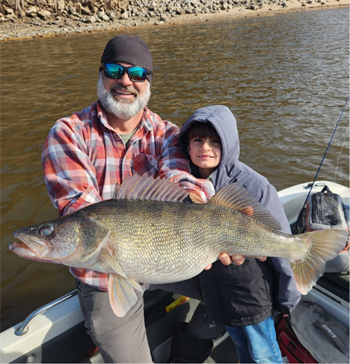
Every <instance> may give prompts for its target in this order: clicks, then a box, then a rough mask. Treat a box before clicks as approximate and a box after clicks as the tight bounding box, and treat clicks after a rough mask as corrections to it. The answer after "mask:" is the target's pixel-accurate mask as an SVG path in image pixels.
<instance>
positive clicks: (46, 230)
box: [39, 225, 53, 236]
mask: <svg viewBox="0 0 350 364" xmlns="http://www.w3.org/2000/svg"><path fill="white" fill-rule="evenodd" d="M52 233H53V227H52V225H43V226H41V227H40V228H39V234H40V235H41V236H50V235H51V234H52Z"/></svg>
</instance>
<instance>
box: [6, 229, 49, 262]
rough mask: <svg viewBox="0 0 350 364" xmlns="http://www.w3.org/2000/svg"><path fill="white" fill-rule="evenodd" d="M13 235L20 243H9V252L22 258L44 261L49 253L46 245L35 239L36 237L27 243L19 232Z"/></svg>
mask: <svg viewBox="0 0 350 364" xmlns="http://www.w3.org/2000/svg"><path fill="white" fill-rule="evenodd" d="M13 235H14V236H15V238H17V239H19V240H20V241H14V242H11V243H9V250H11V251H12V252H13V253H15V254H17V255H18V256H20V257H21V258H26V259H31V260H38V261H43V260H44V257H45V256H46V255H47V254H48V253H49V249H48V248H47V246H46V245H45V243H44V242H42V241H40V240H37V239H35V237H30V241H28V242H26V241H24V240H25V239H24V237H23V236H22V234H20V233H19V232H15V233H14V234H13Z"/></svg>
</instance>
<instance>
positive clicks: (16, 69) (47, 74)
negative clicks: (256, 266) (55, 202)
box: [0, 8, 349, 330]
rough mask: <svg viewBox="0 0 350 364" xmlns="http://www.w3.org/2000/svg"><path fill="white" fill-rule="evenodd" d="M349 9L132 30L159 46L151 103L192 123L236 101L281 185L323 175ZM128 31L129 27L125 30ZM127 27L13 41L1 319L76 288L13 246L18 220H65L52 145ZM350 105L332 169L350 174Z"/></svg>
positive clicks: (5, 100)
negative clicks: (57, 127) (51, 189)
mask: <svg viewBox="0 0 350 364" xmlns="http://www.w3.org/2000/svg"><path fill="white" fill-rule="evenodd" d="M348 25H349V13H348V9H347V8H343V9H341V8H339V9H330V10H322V11H309V12H304V13H295V14H284V15H278V16H275V17H258V18H252V19H240V20H229V19H223V20H220V21H209V22H206V23H202V24H200V23H198V24H188V25H183V26H167V27H159V28H153V29H137V28H133V29H130V30H128V32H129V33H131V34H139V35H140V36H141V37H142V38H143V39H144V40H145V41H146V42H147V44H148V45H149V46H150V48H151V50H152V52H153V55H154V62H155V67H154V74H155V77H154V79H153V84H152V93H153V95H152V98H151V101H150V104H149V107H150V109H151V110H153V111H155V112H157V113H158V114H160V115H161V116H162V117H163V119H168V120H171V121H173V122H174V123H176V124H177V125H179V126H180V125H181V124H182V123H183V121H185V120H186V118H187V117H188V116H189V115H190V114H191V113H192V112H193V111H194V110H195V109H196V108H198V107H202V106H207V105H211V104H224V105H227V106H228V107H229V108H230V109H231V110H232V111H233V113H234V114H235V116H236V117H237V120H238V127H239V133H240V141H241V160H242V161H243V162H245V163H247V164H249V165H250V166H251V167H252V168H254V169H256V170H257V171H258V172H260V173H262V174H263V175H265V176H266V177H267V178H268V179H269V180H270V182H271V183H273V184H274V185H275V186H276V188H277V189H282V188H286V187H289V186H291V185H293V184H297V183H302V182H306V181H312V180H313V178H314V176H315V173H316V171H317V169H318V166H319V164H320V162H321V160H322V157H323V154H324V152H325V150H326V147H327V144H328V142H329V140H330V137H331V135H332V133H333V130H334V127H335V125H336V123H337V121H338V119H339V116H340V114H341V111H342V108H343V106H344V104H345V101H346V99H347V97H348V80H349V48H348V45H349V39H348V38H349V29H348ZM119 33H120V32H119ZM114 34H117V33H116V32H112V33H99V34H87V35H76V36H67V37H60V38H48V39H35V40H25V41H16V42H8V43H3V44H2V45H1V56H2V63H1V109H0V112H1V126H0V127H1V137H0V138H1V139H0V142H1V203H2V204H1V325H2V327H1V329H2V330H4V329H6V328H8V327H9V326H12V325H13V324H15V323H17V322H19V321H21V320H23V319H24V318H25V316H26V315H27V314H28V313H30V312H31V311H33V310H34V309H36V308H38V307H39V306H41V305H43V304H45V303H47V302H49V301H51V300H53V299H56V298H57V297H59V296H61V295H63V294H65V293H67V292H68V291H70V290H73V289H74V280H73V278H72V277H71V275H70V274H69V273H68V269H67V268H66V267H64V266H61V265H55V264H45V263H39V262H34V261H29V260H25V259H21V258H19V257H17V256H16V255H15V254H13V253H11V252H9V251H8V250H7V245H8V243H9V242H10V241H12V240H13V236H12V233H13V231H14V230H16V229H18V228H20V227H25V226H28V225H31V224H36V223H40V222H42V221H45V220H48V219H53V218H55V217H56V216H57V211H56V210H55V209H54V208H53V207H52V205H51V202H50V200H49V198H48V195H47V192H46V187H45V185H44V182H43V176H42V172H41V164H40V155H41V150H42V147H43V144H44V141H45V138H46V136H47V134H48V131H49V129H50V128H51V126H52V125H53V123H54V122H55V120H57V119H58V118H59V117H62V116H65V115H69V114H71V113H72V112H73V111H78V110H81V109H82V108H84V107H86V106H88V105H90V104H91V103H92V102H94V101H95V99H96V91H95V90H96V82H97V77H98V67H99V61H100V56H101V54H102V51H103V48H104V46H105V44H106V42H107V40H108V39H109V38H111V37H112V36H113V35H114ZM348 120H349V107H347V108H346V110H345V113H344V115H343V118H342V121H341V124H340V126H339V128H338V131H337V133H336V136H335V138H334V140H333V143H332V145H331V147H330V150H329V152H328V156H327V158H326V161H325V163H324V165H323V168H322V170H321V174H320V177H319V180H320V179H331V180H335V181H336V182H338V183H341V184H345V185H349V177H348V175H349V169H348V166H349V127H348Z"/></svg>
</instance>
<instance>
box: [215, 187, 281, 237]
mask: <svg viewBox="0 0 350 364" xmlns="http://www.w3.org/2000/svg"><path fill="white" fill-rule="evenodd" d="M209 203H210V204H213V205H217V206H222V207H226V208H231V209H234V210H236V211H238V212H241V213H242V214H244V215H247V216H249V217H251V218H253V219H255V220H257V221H259V222H261V223H262V224H264V225H266V226H269V227H271V228H273V229H276V230H281V229H282V228H281V225H280V223H279V222H278V221H277V220H276V218H275V217H274V216H272V214H271V213H270V212H269V211H268V210H267V209H266V207H264V206H263V205H262V204H261V203H260V202H259V201H257V200H256V199H255V198H254V197H253V196H252V195H251V194H250V193H249V192H248V191H247V190H246V189H245V188H244V187H242V186H240V185H239V184H238V183H232V184H230V185H228V186H225V187H223V188H222V189H221V190H220V191H219V192H218V193H217V194H216V195H215V196H214V197H212V199H211V200H210V201H209Z"/></svg>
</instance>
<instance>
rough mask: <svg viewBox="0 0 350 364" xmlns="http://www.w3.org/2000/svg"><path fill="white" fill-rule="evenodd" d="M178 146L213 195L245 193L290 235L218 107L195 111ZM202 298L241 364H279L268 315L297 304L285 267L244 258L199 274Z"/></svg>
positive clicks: (226, 113) (229, 117) (272, 193)
mask: <svg viewBox="0 0 350 364" xmlns="http://www.w3.org/2000/svg"><path fill="white" fill-rule="evenodd" d="M179 144H180V146H181V148H182V149H183V151H184V152H185V153H186V154H187V156H188V157H189V158H190V160H191V169H192V174H193V175H194V176H196V177H199V178H209V179H210V180H211V182H212V183H213V185H214V187H215V190H216V191H218V190H219V189H221V188H222V187H224V186H226V185H227V184H230V183H238V184H240V185H242V186H243V187H245V188H246V189H247V190H248V191H249V192H250V193H251V194H252V195H253V196H254V197H255V198H256V199H257V200H258V201H260V202H261V203H262V204H263V205H264V206H265V207H266V208H267V209H268V210H269V211H270V212H271V213H272V215H273V216H275V218H277V219H278V221H279V222H280V224H281V226H282V231H283V232H285V233H289V234H290V228H289V224H288V221H287V218H286V216H285V214H284V211H283V208H282V206H281V204H280V202H279V199H278V196H277V192H276V190H275V188H274V187H273V186H272V185H271V184H270V183H269V182H268V181H267V179H266V178H264V177H263V176H261V175H260V174H258V173H257V172H255V171H254V170H252V169H251V168H249V167H248V166H247V165H245V164H243V163H242V162H240V161H239V160H238V157H239V140H238V131H237V126H236V119H235V117H234V116H233V114H232V113H231V111H230V110H229V109H228V108H227V107H226V106H222V105H217V106H209V107H204V108H201V109H198V110H197V111H195V112H194V113H193V114H192V115H191V116H190V118H189V119H188V120H187V121H186V122H185V123H184V124H183V126H182V128H181V131H180V135H179ZM200 282H201V286H202V292H203V295H204V300H205V304H206V309H207V312H208V315H209V318H210V319H209V321H210V322H211V323H212V324H213V325H219V324H224V325H225V327H226V330H227V331H228V333H229V334H230V336H231V338H232V340H233V341H234V342H235V344H236V347H237V352H238V356H239V360H240V362H241V363H282V362H283V361H282V357H281V353H280V350H279V347H278V344H277V341H276V333H275V328H274V322H273V318H272V316H271V313H272V309H273V308H276V309H277V310H278V311H280V312H282V313H283V314H284V315H288V314H289V313H290V312H291V311H292V310H293V309H294V308H295V306H296V305H297V303H298V302H299V300H300V293H299V292H298V290H297V288H296V285H295V281H294V277H293V272H292V270H291V267H290V264H289V262H287V261H286V260H285V259H282V258H269V259H268V260H267V261H266V262H261V261H259V260H257V259H253V258H246V261H245V263H244V264H243V265H240V266H237V265H230V266H224V265H222V264H221V263H220V262H216V263H214V264H213V267H212V269H211V270H209V271H204V272H202V273H201V274H200Z"/></svg>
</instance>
